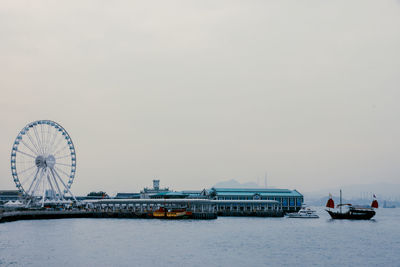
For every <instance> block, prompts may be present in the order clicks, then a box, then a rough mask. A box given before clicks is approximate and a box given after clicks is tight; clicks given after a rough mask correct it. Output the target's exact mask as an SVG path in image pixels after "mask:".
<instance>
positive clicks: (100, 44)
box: [0, 0, 400, 194]
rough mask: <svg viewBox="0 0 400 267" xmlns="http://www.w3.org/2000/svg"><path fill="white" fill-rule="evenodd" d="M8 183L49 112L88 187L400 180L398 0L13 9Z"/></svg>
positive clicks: (5, 143)
mask: <svg viewBox="0 0 400 267" xmlns="http://www.w3.org/2000/svg"><path fill="white" fill-rule="evenodd" d="M0 90H1V97H0V123H1V133H0V137H1V138H0V189H13V188H15V185H14V183H13V181H12V178H11V174H10V173H11V172H10V152H11V147H12V144H13V142H14V139H15V138H16V136H17V134H18V132H19V131H20V130H21V129H22V128H23V127H24V126H25V125H26V124H27V123H29V122H31V121H35V120H39V119H51V120H54V121H56V122H58V123H60V124H61V125H62V126H63V127H64V128H66V129H67V131H68V132H69V134H70V135H71V137H72V139H73V141H74V143H75V147H76V151H77V175H76V178H75V182H74V184H73V186H72V190H73V191H74V192H76V194H83V193H87V192H89V191H92V190H106V191H107V192H110V193H113V192H118V191H122V192H129V191H138V190H140V189H141V188H143V187H144V186H150V185H151V180H152V179H153V178H154V177H157V178H159V179H161V185H166V186H170V187H171V188H172V189H176V190H181V189H202V188H205V187H206V188H207V187H209V186H212V185H213V184H215V183H216V182H218V181H222V180H229V179H236V180H238V181H240V182H250V181H257V179H260V181H263V177H264V173H265V172H266V171H268V183H269V185H271V186H275V187H283V188H290V189H294V188H296V189H298V190H303V191H311V190H318V189H320V188H325V187H329V186H335V187H336V186H338V185H339V186H340V185H347V184H357V183H374V182H386V183H399V181H400V175H399V174H400V164H399V162H400V141H399V137H400V123H399V122H400V105H399V101H400V2H399V1H395V0H387V1H386V0H379V1H377V0H360V1H351V0H350V1H349V0H342V1H319V0H318V1H314V0H309V1H298V0H282V1H272V0H271V1H268V0H267V1H266V0H262V1H245V0H243V1H232V0H229V1H228V0H227V1H215V0H212V1H188V0H184V1H82V0H80V1H14V0H11V1H2V2H1V3H0Z"/></svg>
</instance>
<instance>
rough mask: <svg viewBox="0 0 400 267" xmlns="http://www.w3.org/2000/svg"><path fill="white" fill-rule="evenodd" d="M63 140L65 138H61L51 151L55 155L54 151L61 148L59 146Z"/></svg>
mask: <svg viewBox="0 0 400 267" xmlns="http://www.w3.org/2000/svg"><path fill="white" fill-rule="evenodd" d="M62 140H63V139H62V138H60V139H59V140H58V142H57V144H56V146H55V147H54V149H52V151H51V153H52V154H53V155H55V154H54V152H55V151H57V149H58V148H59V146H60V144H61V142H62Z"/></svg>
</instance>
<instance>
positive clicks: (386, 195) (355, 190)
mask: <svg viewBox="0 0 400 267" xmlns="http://www.w3.org/2000/svg"><path fill="white" fill-rule="evenodd" d="M340 189H342V195H343V202H344V203H352V204H369V203H370V201H371V200H372V196H373V195H374V194H375V195H376V197H377V199H378V201H381V205H382V204H383V201H387V202H388V203H391V204H397V205H398V203H400V184H387V183H375V184H358V185H348V186H342V187H337V188H326V189H324V190H319V191H314V192H304V193H303V194H304V198H305V201H306V203H307V204H312V205H325V203H326V201H327V200H328V198H329V193H331V194H332V195H333V199H334V200H335V202H336V203H338V201H339V195H340Z"/></svg>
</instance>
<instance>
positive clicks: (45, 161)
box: [35, 155, 56, 169]
mask: <svg viewBox="0 0 400 267" xmlns="http://www.w3.org/2000/svg"><path fill="white" fill-rule="evenodd" d="M35 164H36V167H38V168H46V167H49V168H52V169H53V168H54V165H55V164H56V158H55V157H54V156H53V155H49V156H47V157H45V156H42V155H39V156H37V157H36V159H35Z"/></svg>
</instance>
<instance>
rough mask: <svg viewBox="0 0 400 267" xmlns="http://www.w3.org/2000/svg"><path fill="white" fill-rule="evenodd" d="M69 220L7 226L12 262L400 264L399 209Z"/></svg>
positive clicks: (2, 258) (2, 249)
mask: <svg viewBox="0 0 400 267" xmlns="http://www.w3.org/2000/svg"><path fill="white" fill-rule="evenodd" d="M317 210H318V214H319V215H320V217H321V218H320V219H289V218H239V217H238V218H234V217H220V218H218V219H217V220H210V221H165V220H143V219H63V220H39V221H18V222H10V223H3V224H0V264H1V265H5V266H42V265H48V266H150V265H156V266H172V265H177V266H183V265H192V266H257V265H262V266H282V265H283V266H288V265H292V266H386V267H387V266H400V209H379V210H378V213H377V215H376V216H375V220H371V221H332V220H330V219H329V217H328V215H327V214H326V212H325V211H323V209H322V208H317Z"/></svg>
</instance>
